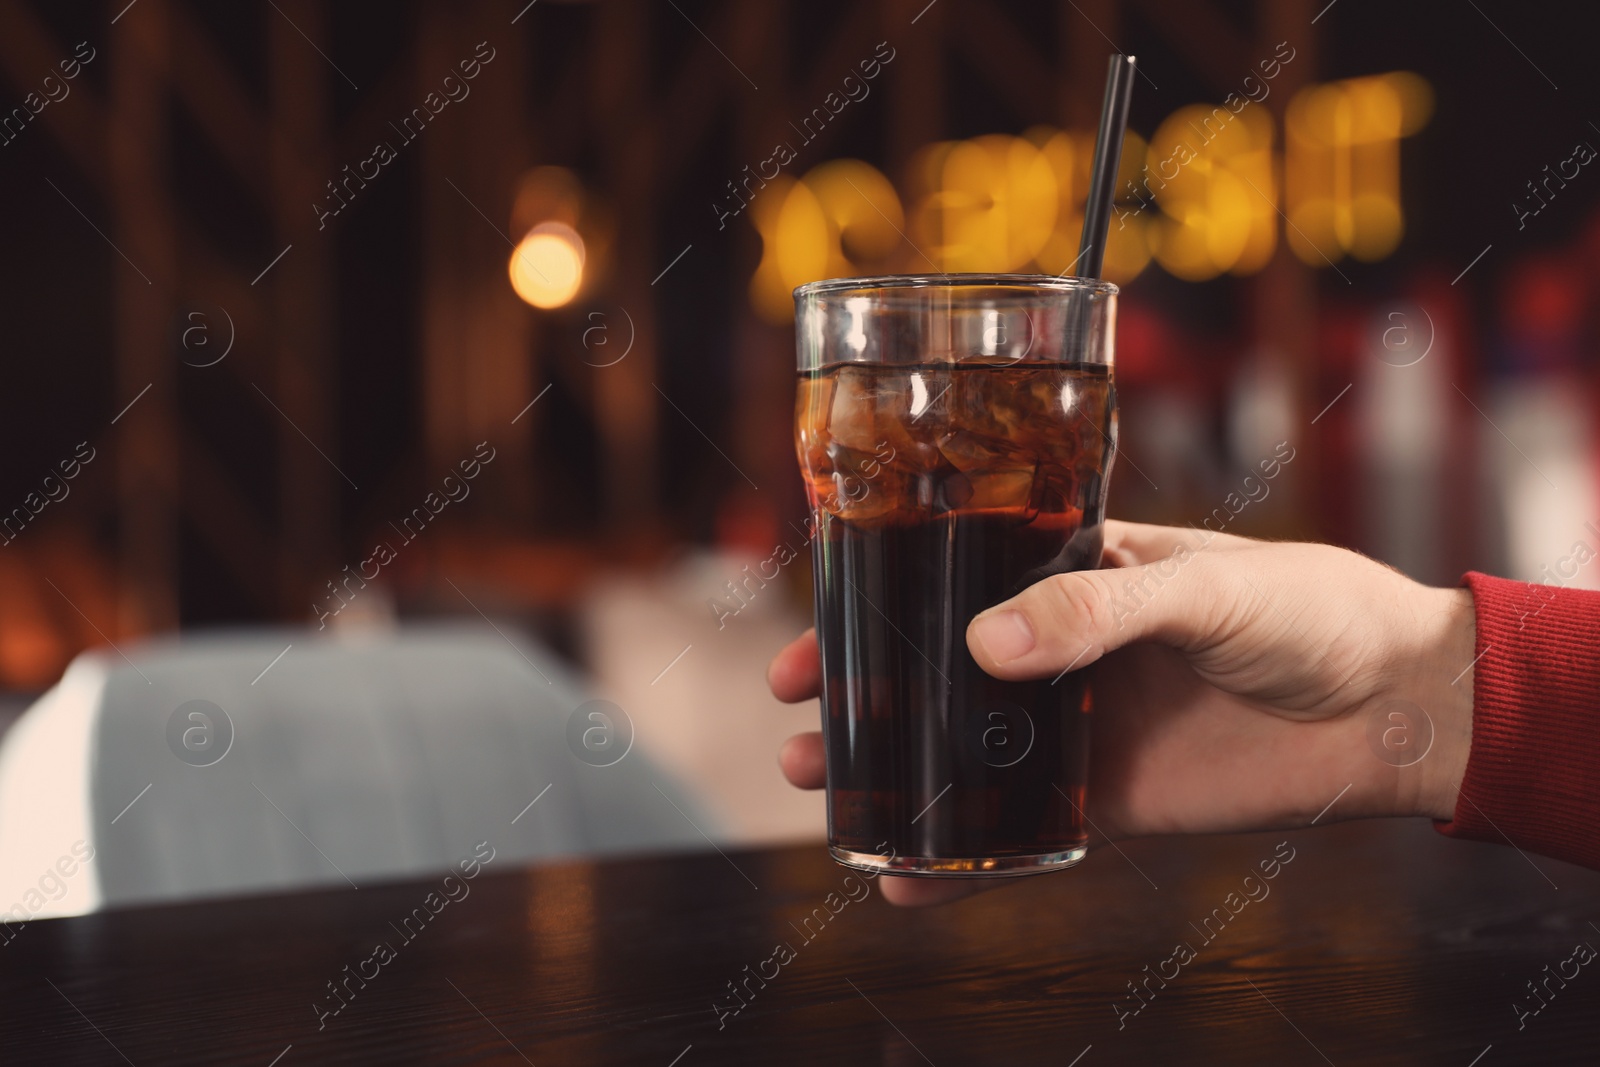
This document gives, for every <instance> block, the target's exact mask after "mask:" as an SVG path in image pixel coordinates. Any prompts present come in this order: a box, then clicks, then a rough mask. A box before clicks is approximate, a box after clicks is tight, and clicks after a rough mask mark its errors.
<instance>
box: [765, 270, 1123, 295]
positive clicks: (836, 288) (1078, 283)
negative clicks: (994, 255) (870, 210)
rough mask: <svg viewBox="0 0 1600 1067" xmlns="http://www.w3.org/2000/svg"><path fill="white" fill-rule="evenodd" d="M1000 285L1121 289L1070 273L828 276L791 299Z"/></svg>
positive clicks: (1108, 292) (1083, 290)
mask: <svg viewBox="0 0 1600 1067" xmlns="http://www.w3.org/2000/svg"><path fill="white" fill-rule="evenodd" d="M957 288H991V289H993V288H1001V289H1023V290H1033V291H1044V292H1049V291H1056V292H1067V293H1096V294H1099V295H1101V296H1116V295H1117V294H1118V293H1119V292H1121V290H1120V289H1119V288H1118V287H1117V286H1116V285H1115V284H1114V283H1112V282H1108V281H1104V280H1102V279H1100V278H1080V277H1078V276H1076V275H1072V274H879V275H874V276H872V277H867V278H828V279H826V280H824V281H816V282H807V283H806V284H804V285H801V286H797V287H796V288H795V291H794V298H795V299H796V300H802V299H805V298H807V297H814V296H825V295H829V294H833V293H842V292H849V291H851V290H854V289H957Z"/></svg>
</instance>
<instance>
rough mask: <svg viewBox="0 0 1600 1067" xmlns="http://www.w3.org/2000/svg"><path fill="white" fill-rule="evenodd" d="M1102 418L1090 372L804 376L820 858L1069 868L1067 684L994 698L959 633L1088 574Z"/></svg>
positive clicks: (1076, 778) (1076, 805)
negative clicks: (1037, 588)
mask: <svg viewBox="0 0 1600 1067" xmlns="http://www.w3.org/2000/svg"><path fill="white" fill-rule="evenodd" d="M1114 418H1115V403H1114V395H1113V387H1112V378H1111V371H1110V368H1109V366H1108V365H1107V364H1106V363H1084V362H1073V363H1068V362H1051V361H1046V360H1039V359H1032V360H1028V361H1005V360H1000V361H995V360H990V361H985V360H983V359H971V358H967V359H962V360H960V361H940V362H927V363H910V364H884V363H866V362H859V363H840V364H834V365H831V366H829V365H824V366H820V367H816V368H814V369H811V370H806V371H803V372H802V374H801V378H800V387H799V398H798V403H797V443H798V450H799V454H800V462H801V467H802V469H803V471H804V473H805V475H806V484H807V491H808V495H809V497H810V501H811V505H812V508H813V511H814V513H815V515H816V516H817V532H816V537H815V539H814V542H813V545H814V558H813V562H814V564H815V573H816V621H817V634H818V639H819V643H820V645H821V650H822V668H823V687H824V692H823V698H822V705H823V720H824V721H823V727H824V737H825V743H826V749H827V774H828V825H829V845H830V847H831V849H832V851H833V854H834V856H835V857H836V858H838V859H840V860H841V861H843V862H846V863H852V864H855V865H857V866H864V867H872V868H876V869H892V870H897V871H904V872H906V873H920V874H946V875H974V874H1021V873H1027V872H1030V871H1036V870H1042V869H1049V868H1052V867H1060V866H1066V865H1069V864H1071V863H1074V862H1076V861H1077V860H1078V859H1079V858H1081V857H1082V855H1083V854H1084V850H1085V844H1086V834H1085V828H1084V818H1083V814H1082V809H1083V805H1084V786H1085V781H1086V778H1087V766H1088V765H1087V758H1088V721H1089V720H1088V716H1089V714H1090V698H1089V694H1088V692H1087V691H1086V688H1085V685H1084V683H1083V681H1082V679H1081V676H1080V675H1079V674H1077V673H1067V674H1064V675H1063V676H1062V677H1060V678H1059V679H1058V680H1054V681H1052V680H1051V679H1048V678H1047V679H1042V680H1039V681H1032V682H1020V683H1019V682H1003V681H1000V680H998V679H995V678H992V677H990V676H989V675H987V674H985V673H984V672H983V671H982V670H981V669H979V667H978V665H977V663H976V662H974V661H973V659H972V657H971V655H970V654H969V653H968V651H967V645H966V639H965V633H966V628H967V624H968V623H969V622H970V621H971V619H972V617H973V616H974V615H976V614H978V613H979V612H980V611H983V610H984V609H985V608H988V607H991V606H993V605H994V604H996V603H998V602H1000V601H1002V600H1006V599H1008V598H1010V597H1012V596H1014V595H1015V594H1017V593H1018V592H1020V591H1021V590H1023V589H1024V588H1026V587H1027V586H1029V585H1032V584H1033V583H1035V582H1038V581H1039V580H1041V579H1043V578H1045V577H1048V576H1049V575H1052V574H1058V573H1061V572H1063V571H1073V570H1082V569H1085V568H1093V567H1096V566H1098V565H1099V562H1100V549H1101V523H1102V520H1103V513H1104V501H1105V485H1106V478H1107V476H1108V474H1109V470H1110V466H1111V459H1112V456H1113V454H1114V451H1115V449H1114V441H1115V432H1116V430H1115V424H1114Z"/></svg>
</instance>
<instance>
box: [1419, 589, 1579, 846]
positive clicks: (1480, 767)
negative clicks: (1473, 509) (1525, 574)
mask: <svg viewBox="0 0 1600 1067" xmlns="http://www.w3.org/2000/svg"><path fill="white" fill-rule="evenodd" d="M1464 581H1465V584H1466V585H1467V587H1468V588H1470V589H1471V590H1472V600H1473V611H1474V613H1475V615H1476V616H1477V624H1478V634H1477V641H1476V647H1475V648H1474V651H1475V652H1476V653H1477V655H1478V660H1477V664H1476V666H1475V667H1474V668H1473V682H1472V689H1473V693H1472V749H1471V753H1470V754H1469V755H1468V757H1467V772H1466V776H1465V777H1464V778H1463V780H1462V783H1461V796H1460V798H1459V799H1458V800H1457V801H1456V810H1455V818H1454V819H1452V820H1451V821H1450V822H1448V823H1438V824H1436V825H1437V826H1438V829H1439V831H1440V832H1441V833H1444V834H1447V835H1449V836H1451V837H1463V838H1468V839H1472V840H1477V841H1495V842H1498V843H1501V844H1511V845H1514V846H1516V847H1517V848H1520V849H1523V850H1524V851H1528V852H1537V853H1540V854H1542V855H1546V856H1553V857H1555V858H1556V859H1561V860H1568V861H1570V862H1572V863H1579V864H1582V865H1583V866H1585V867H1591V868H1595V869H1600V592H1590V591H1588V590H1582V589H1562V588H1558V587H1555V586H1548V585H1532V584H1529V583H1525V582H1512V581H1507V580H1506V579H1504V578H1492V577H1490V576H1488V575H1485V574H1477V573H1472V574H1468V575H1467V576H1466V578H1465V579H1464Z"/></svg>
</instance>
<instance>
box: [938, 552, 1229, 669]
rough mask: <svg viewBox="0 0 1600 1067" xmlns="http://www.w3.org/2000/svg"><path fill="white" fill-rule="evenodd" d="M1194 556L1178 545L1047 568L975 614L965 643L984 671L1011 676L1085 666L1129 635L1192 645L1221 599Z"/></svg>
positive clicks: (1207, 627)
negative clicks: (1045, 574) (1160, 552)
mask: <svg viewBox="0 0 1600 1067" xmlns="http://www.w3.org/2000/svg"><path fill="white" fill-rule="evenodd" d="M1198 556H1199V550H1196V549H1191V548H1189V547H1188V546H1187V545H1179V546H1178V548H1177V549H1176V550H1175V551H1174V552H1173V554H1172V555H1170V556H1167V557H1166V558H1164V559H1159V560H1156V561H1155V562H1154V563H1147V564H1144V565H1142V566H1138V567H1121V568H1115V569H1111V570H1094V571H1073V572H1071V573H1068V574H1057V575H1052V576H1051V577H1049V578H1046V579H1044V580H1043V581H1041V582H1038V583H1037V584H1035V585H1032V586H1029V587H1028V588H1027V589H1024V590H1023V591H1022V592H1021V593H1019V594H1018V595H1016V596H1014V597H1012V598H1011V599H1010V600H1007V601H1004V602H1003V603H1000V604H996V605H995V606H994V607H992V608H990V609H988V610H987V611H984V612H981V613H980V614H979V615H977V617H975V618H974V619H973V620H972V622H971V624H970V625H969V626H968V627H967V648H968V649H969V650H971V652H972V658H973V659H975V660H977V661H978V666H980V667H982V668H983V669H984V670H985V671H987V672H988V673H989V674H992V675H994V676H995V677H997V678H1004V679H1007V680H1012V681H1017V680H1022V679H1027V678H1047V677H1050V676H1052V675H1055V674H1058V673H1061V672H1064V671H1067V670H1077V669H1079V668H1082V667H1087V666H1088V665H1089V664H1091V663H1093V662H1094V661H1095V660H1097V659H1099V658H1100V657H1101V656H1104V655H1105V654H1106V653H1107V652H1111V651H1113V650H1115V649H1118V648H1121V647H1122V646H1123V645H1127V644H1132V643H1133V642H1135V641H1145V640H1156V641H1161V642H1163V643H1165V644H1170V645H1173V646H1175V647H1178V648H1187V647H1192V646H1194V645H1195V644H1197V643H1198V642H1199V641H1201V640H1202V639H1203V638H1204V637H1205V636H1206V635H1207V634H1208V633H1209V632H1210V630H1211V624H1210V622H1209V620H1211V619H1214V618H1215V617H1216V615H1215V610H1216V608H1217V607H1219V606H1220V605H1219V602H1220V601H1221V600H1223V599H1224V596H1223V595H1222V591H1221V590H1219V589H1217V588H1216V587H1215V585H1216V583H1215V582H1214V581H1212V580H1210V578H1209V576H1208V575H1207V574H1206V572H1205V568H1202V567H1200V566H1196V564H1195V560H1196V559H1197V558H1198Z"/></svg>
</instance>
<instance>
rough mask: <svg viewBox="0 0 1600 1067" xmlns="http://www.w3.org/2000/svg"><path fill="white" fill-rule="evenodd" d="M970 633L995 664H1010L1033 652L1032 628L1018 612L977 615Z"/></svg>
mask: <svg viewBox="0 0 1600 1067" xmlns="http://www.w3.org/2000/svg"><path fill="white" fill-rule="evenodd" d="M972 633H973V636H974V637H976V638H977V639H978V643H979V644H980V645H982V646H983V650H984V651H985V652H987V653H988V654H989V658H990V659H992V660H994V661H995V662H996V663H1010V662H1011V661H1012V660H1014V659H1017V658H1018V657H1020V656H1025V655H1027V654H1028V653H1029V652H1032V651H1033V645H1034V641H1033V627H1031V626H1029V625H1028V620H1027V619H1026V618H1024V617H1023V615H1022V613H1021V612H1020V611H1000V612H996V613H994V614H993V615H979V616H978V618H977V621H976V622H974V623H973V626H972Z"/></svg>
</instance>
